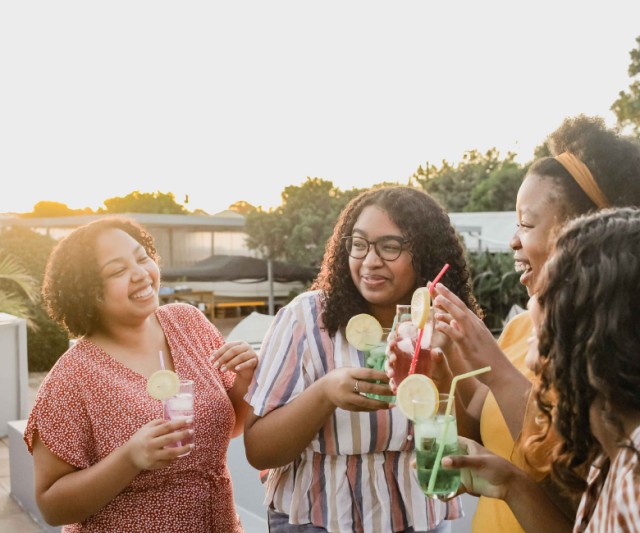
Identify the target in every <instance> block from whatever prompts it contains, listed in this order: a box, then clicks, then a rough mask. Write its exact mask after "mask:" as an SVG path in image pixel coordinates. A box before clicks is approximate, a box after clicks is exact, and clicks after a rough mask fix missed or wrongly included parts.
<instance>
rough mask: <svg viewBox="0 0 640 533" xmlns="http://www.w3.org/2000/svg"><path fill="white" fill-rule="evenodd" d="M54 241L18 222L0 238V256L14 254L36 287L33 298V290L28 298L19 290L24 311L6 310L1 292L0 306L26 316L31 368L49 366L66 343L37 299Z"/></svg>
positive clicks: (3, 283)
mask: <svg viewBox="0 0 640 533" xmlns="http://www.w3.org/2000/svg"><path fill="white" fill-rule="evenodd" d="M55 243H56V241H55V240H54V239H52V238H51V237H48V236H45V235H40V234H39V233H37V232H35V231H32V230H30V229H28V228H23V227H20V226H14V227H10V228H8V229H6V230H4V231H3V232H2V239H0V258H2V257H11V258H13V259H14V261H15V262H17V263H18V264H19V266H20V269H21V270H22V272H23V274H26V275H27V276H28V278H29V279H30V280H31V282H30V284H31V289H30V290H33V291H35V298H34V297H33V294H32V295H31V296H32V297H31V298H29V297H26V293H22V294H25V296H23V303H24V305H25V306H26V307H27V308H28V310H27V312H26V314H25V315H18V314H17V313H16V312H12V311H11V310H7V309H6V308H5V306H4V305H3V303H4V302H6V301H7V300H6V298H4V297H3V295H1V294H0V308H1V309H0V310H2V311H5V312H9V313H11V314H13V315H16V316H24V317H25V318H27V319H28V324H29V326H30V327H29V332H28V334H27V351H28V358H29V370H31V371H46V370H49V369H50V368H51V366H52V365H53V363H55V362H56V360H57V359H58V357H60V355H62V354H63V353H64V351H65V350H66V349H67V347H68V344H69V337H68V335H67V333H66V331H65V330H64V329H62V328H61V327H60V326H58V324H57V323H56V322H54V321H53V320H51V319H50V318H49V317H48V316H47V313H46V312H45V310H44V309H43V307H42V305H41V303H40V299H39V294H40V287H41V286H42V279H43V277H44V270H45V266H46V263H47V259H48V257H49V254H50V253H51V250H52V249H53V246H54V245H55ZM8 283H12V282H9V280H0V287H3V288H4V289H5V290H7V288H8V287H10V286H9V285H8ZM22 294H21V296H22Z"/></svg>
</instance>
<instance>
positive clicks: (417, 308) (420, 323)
mask: <svg viewBox="0 0 640 533" xmlns="http://www.w3.org/2000/svg"><path fill="white" fill-rule="evenodd" d="M430 311H431V293H429V289H427V288H426V287H418V288H417V289H416V290H415V291H414V292H413V296H411V322H413V324H414V326H416V327H417V328H420V329H422V328H423V327H424V325H425V324H426V323H427V320H428V319H429V312H430Z"/></svg>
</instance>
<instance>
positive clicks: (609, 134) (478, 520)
mask: <svg viewBox="0 0 640 533" xmlns="http://www.w3.org/2000/svg"><path fill="white" fill-rule="evenodd" d="M546 144H547V147H548V149H549V151H550V154H551V155H550V156H548V157H543V158H540V159H538V160H536V161H535V162H534V163H533V164H532V165H531V167H530V168H529V169H528V171H527V173H526V175H525V177H524V180H523V182H522V184H521V186H520V189H519V191H518V197H517V200H516V212H517V216H518V227H517V228H516V229H515V233H514V235H513V237H512V239H511V242H510V245H511V248H512V249H513V251H514V259H515V263H516V269H517V270H519V271H520V272H521V273H522V274H521V276H520V282H521V283H522V284H523V285H525V286H526V287H527V291H528V292H529V295H534V294H535V293H536V286H537V280H538V278H539V276H540V272H541V271H542V268H543V266H544V264H545V261H546V260H547V257H548V256H549V252H550V249H551V246H552V244H553V239H554V235H555V233H556V232H557V230H558V229H559V228H560V227H561V226H562V224H563V223H565V222H566V221H567V220H570V219H572V218H574V217H576V216H578V215H580V214H584V213H588V212H593V211H597V210H599V209H602V208H606V207H608V206H630V205H636V206H640V143H638V142H637V140H635V139H630V138H625V137H623V136H621V135H620V134H619V133H618V132H617V131H615V130H613V129H610V128H607V127H606V125H605V124H604V121H603V120H602V119H601V118H599V117H587V116H584V115H579V116H577V117H572V118H567V119H565V120H564V121H563V122H562V124H561V125H560V127H559V128H558V129H557V130H555V131H554V132H553V133H551V134H550V135H549V137H548V139H547V143H546ZM446 284H447V283H446V282H445V283H444V284H443V285H440V286H439V287H436V293H437V294H438V295H437V296H436V298H435V299H434V302H435V304H436V305H437V306H439V307H440V308H442V309H444V310H445V311H446V314H441V315H440V317H441V318H442V320H437V322H436V330H438V331H441V332H443V333H445V334H446V335H448V336H449V337H450V338H451V339H452V340H453V341H454V342H455V343H456V346H457V347H458V349H459V350H458V351H455V350H454V351H452V352H451V353H453V354H454V355H455V354H456V353H459V354H461V357H457V358H449V359H448V360H449V363H450V364H451V366H452V368H453V371H454V373H456V374H459V373H462V372H464V371H466V370H469V369H473V368H481V367H484V366H487V365H491V367H492V371H491V372H488V373H486V374H483V375H482V376H479V378H480V379H479V380H478V382H472V381H471V380H466V381H470V382H469V383H467V384H466V389H469V388H471V386H472V385H473V384H476V385H477V386H476V387H475V391H474V393H473V394H472V395H471V396H470V397H467V398H466V399H465V403H466V405H467V406H468V408H467V409H466V410H461V409H458V410H457V411H456V414H457V418H458V422H459V423H463V421H464V427H465V428H470V431H468V432H465V433H463V436H465V437H469V438H472V439H473V440H475V441H478V442H480V443H482V444H483V445H484V446H485V447H486V448H487V449H489V450H490V451H491V452H493V453H496V454H498V455H500V456H501V457H504V458H505V459H508V460H510V461H513V462H514V463H515V464H516V465H517V466H519V467H520V468H523V469H525V470H527V471H528V472H529V474H530V475H532V476H533V477H534V478H535V479H537V480H538V481H539V482H540V483H543V484H544V485H545V487H546V488H547V489H548V491H549V492H550V494H552V496H553V498H554V500H556V502H557V503H558V506H559V508H561V509H563V510H564V511H565V512H566V514H567V516H568V518H569V520H570V521H572V520H573V518H574V516H575V512H576V507H577V499H576V500H575V501H572V499H571V498H568V499H567V498H565V497H564V494H562V492H561V491H559V490H558V487H555V486H554V485H553V484H552V483H550V481H551V478H550V476H549V473H550V467H551V454H550V450H551V448H552V447H553V438H554V437H553V434H552V433H551V434H549V435H548V437H547V441H546V442H539V443H538V444H537V445H536V447H535V452H534V449H533V448H532V447H531V445H530V444H529V443H528V441H529V439H530V437H532V436H533V435H535V433H536V432H539V431H540V432H541V431H543V430H544V428H543V427H538V426H537V422H536V421H537V420H538V417H537V409H536V405H535V401H533V398H532V390H533V389H532V383H533V382H535V380H536V378H535V375H534V369H532V368H527V367H526V359H527V353H528V351H529V345H530V344H531V343H532V342H534V339H535V332H534V324H533V322H532V320H531V315H530V313H529V312H524V313H521V314H519V315H517V316H516V317H514V318H513V319H511V320H510V321H509V323H507V324H506V325H505V328H504V330H503V332H502V335H501V337H500V339H499V340H498V341H497V342H496V340H495V339H494V337H493V335H492V334H491V332H490V331H489V330H488V329H487V327H486V326H485V324H484V323H483V322H482V321H481V320H478V318H477V317H476V316H475V314H474V312H473V311H472V310H468V309H467V308H466V305H465V304H464V302H462V301H461V300H460V299H459V298H457V297H456V295H455V294H453V293H451V292H450V291H448V290H447V287H446ZM436 318H438V315H436ZM479 382H481V383H479ZM473 531H474V532H476V531H477V532H478V533H484V532H485V531H496V532H500V533H520V532H522V531H523V528H522V527H521V525H520V524H518V521H517V520H516V518H515V517H514V516H513V513H512V512H511V510H510V509H509V508H508V507H507V506H506V505H505V503H504V502H501V501H499V500H496V499H491V498H485V497H482V498H480V501H479V503H478V508H477V511H476V513H475V515H474V519H473Z"/></svg>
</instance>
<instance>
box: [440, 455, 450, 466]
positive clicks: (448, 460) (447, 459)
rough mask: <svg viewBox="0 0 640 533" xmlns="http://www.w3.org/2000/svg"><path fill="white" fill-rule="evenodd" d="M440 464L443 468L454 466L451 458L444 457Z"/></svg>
mask: <svg viewBox="0 0 640 533" xmlns="http://www.w3.org/2000/svg"><path fill="white" fill-rule="evenodd" d="M440 464H441V465H442V466H451V465H452V464H453V461H452V460H451V457H443V458H442V461H440Z"/></svg>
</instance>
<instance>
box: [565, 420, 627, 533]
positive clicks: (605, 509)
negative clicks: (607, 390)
mask: <svg viewBox="0 0 640 533" xmlns="http://www.w3.org/2000/svg"><path fill="white" fill-rule="evenodd" d="M631 442H632V443H633V445H634V446H635V450H632V449H630V448H627V447H620V449H619V451H618V455H616V457H615V459H614V460H613V463H611V466H610V467H609V472H608V473H607V475H606V478H605V480H604V483H602V484H600V483H599V478H601V477H602V476H601V475H600V467H599V465H598V466H596V465H594V466H593V467H591V471H590V472H589V480H588V483H589V486H588V488H587V490H586V491H585V493H584V495H583V496H582V500H581V501H580V507H579V508H578V516H577V518H576V525H575V528H574V532H576V533H578V532H589V533H596V532H598V533H599V532H601V531H606V532H611V533H631V532H634V531H635V532H637V531H640V461H639V460H638V450H640V426H639V427H637V428H636V429H635V430H634V431H633V433H632V434H631Z"/></svg>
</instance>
